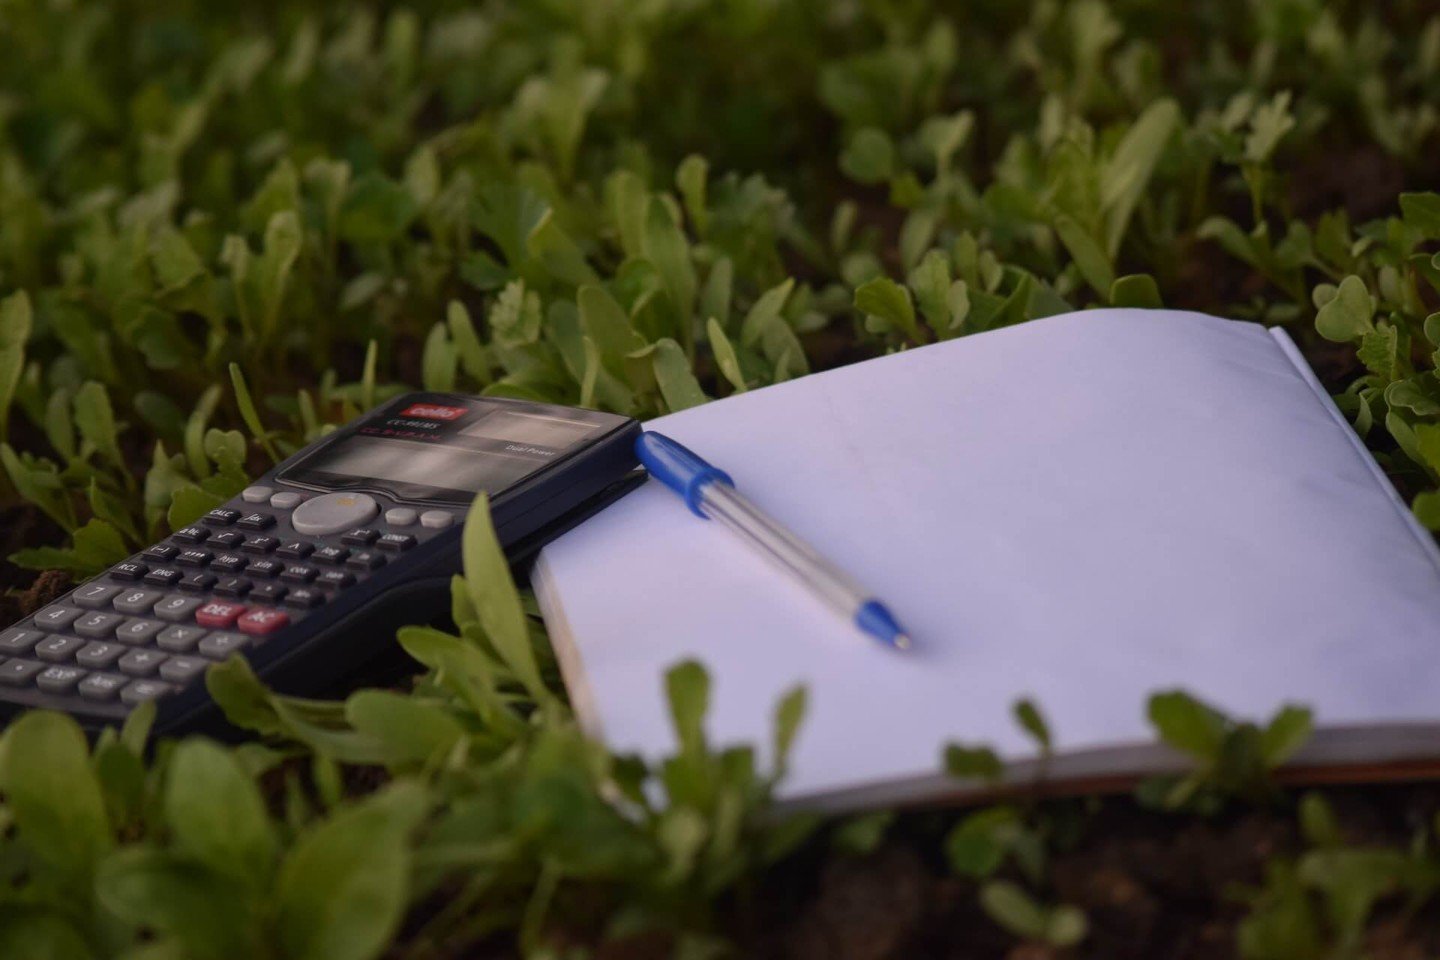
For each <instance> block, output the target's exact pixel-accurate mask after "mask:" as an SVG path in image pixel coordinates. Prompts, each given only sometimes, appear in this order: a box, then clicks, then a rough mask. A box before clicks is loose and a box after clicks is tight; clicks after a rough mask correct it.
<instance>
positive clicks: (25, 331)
mask: <svg viewBox="0 0 1440 960" xmlns="http://www.w3.org/2000/svg"><path fill="white" fill-rule="evenodd" d="M32 323H33V320H32V314H31V310H30V297H29V296H28V295H27V294H26V293H25V291H24V290H17V291H16V292H14V293H12V294H10V296H8V297H6V298H5V299H4V300H0V440H4V439H6V438H7V437H9V435H10V404H11V403H12V402H13V401H14V399H15V388H16V387H17V386H19V384H20V375H21V373H23V372H24V370H25V344H26V343H27V342H28V341H29V339H30V329H31V326H32Z"/></svg>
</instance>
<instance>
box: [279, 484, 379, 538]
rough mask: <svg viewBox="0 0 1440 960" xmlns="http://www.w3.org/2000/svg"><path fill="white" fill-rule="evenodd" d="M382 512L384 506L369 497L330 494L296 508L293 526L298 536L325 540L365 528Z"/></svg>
mask: <svg viewBox="0 0 1440 960" xmlns="http://www.w3.org/2000/svg"><path fill="white" fill-rule="evenodd" d="M379 512H380V505H379V504H378V503H376V502H375V499H374V498H373V497H371V496H368V495H367V494H363V493H327V494H325V495H324V496H320V497H316V498H314V499H313V500H306V501H305V502H304V503H302V504H300V506H298V507H296V508H295V512H294V513H293V514H291V515H290V523H291V525H293V526H294V527H295V530H296V532H297V533H303V534H305V535H306V536H307V537H323V536H325V535H326V534H327V533H339V532H340V531H341V530H344V529H347V528H350V527H355V526H357V525H359V524H362V523H364V522H365V521H367V520H369V519H370V518H371V517H373V516H375V514H377V513H379Z"/></svg>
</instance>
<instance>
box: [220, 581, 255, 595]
mask: <svg viewBox="0 0 1440 960" xmlns="http://www.w3.org/2000/svg"><path fill="white" fill-rule="evenodd" d="M253 586H254V584H252V583H251V582H250V581H249V580H246V579H245V578H244V577H227V578H226V579H224V580H221V581H220V582H219V583H217V584H215V595H216V596H217V597H230V598H231V599H234V600H238V599H240V598H241V597H243V596H245V594H247V593H249V592H250V588H251V587H253Z"/></svg>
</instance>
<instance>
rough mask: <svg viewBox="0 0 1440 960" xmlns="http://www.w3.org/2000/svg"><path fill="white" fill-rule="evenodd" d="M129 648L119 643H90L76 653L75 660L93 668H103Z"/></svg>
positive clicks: (83, 665)
mask: <svg viewBox="0 0 1440 960" xmlns="http://www.w3.org/2000/svg"><path fill="white" fill-rule="evenodd" d="M127 649H128V648H127V647H124V646H121V645H120V644H118V643H90V644H87V645H86V647H85V649H83V650H81V651H80V652H79V653H77V654H75V662H76V663H78V664H80V666H82V667H89V668H90V669H91V670H103V669H104V668H105V667H108V666H110V664H112V663H114V662H115V661H116V660H119V659H120V655H121V654H122V653H124V652H125V651H126V650H127Z"/></svg>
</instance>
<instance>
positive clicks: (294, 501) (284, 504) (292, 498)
mask: <svg viewBox="0 0 1440 960" xmlns="http://www.w3.org/2000/svg"><path fill="white" fill-rule="evenodd" d="M304 499H305V498H304V497H302V496H301V495H300V494H298V493H295V492H294V491H291V490H286V491H284V492H283V493H277V494H275V496H273V497H271V498H270V506H272V507H274V508H275V509H276V510H289V509H290V508H291V507H297V506H299V505H300V502H301V501H302V500H304Z"/></svg>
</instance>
